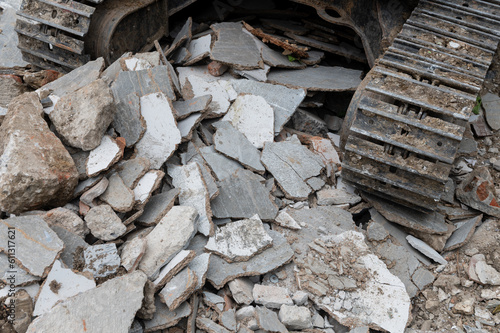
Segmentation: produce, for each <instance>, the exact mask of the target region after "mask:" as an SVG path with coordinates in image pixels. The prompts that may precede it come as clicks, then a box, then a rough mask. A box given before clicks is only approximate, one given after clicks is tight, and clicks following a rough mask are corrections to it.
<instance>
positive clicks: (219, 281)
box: [207, 230, 293, 289]
mask: <svg viewBox="0 0 500 333" xmlns="http://www.w3.org/2000/svg"><path fill="white" fill-rule="evenodd" d="M268 233H269V236H271V238H272V239H273V246H272V247H270V248H268V249H267V250H265V251H264V252H262V253H260V254H258V255H256V256H254V257H253V258H250V260H248V261H245V262H235V263H228V262H227V261H225V260H224V259H222V258H220V257H218V256H212V258H211V260H210V266H209V267H208V274H207V280H208V281H210V283H211V284H212V285H213V286H214V287H215V288H217V289H220V288H222V287H223V286H224V285H225V284H226V283H227V282H229V281H231V280H234V279H236V278H238V277H244V276H255V275H262V274H265V273H267V272H270V271H272V270H274V269H276V268H278V267H280V266H282V265H284V264H286V263H287V262H289V261H290V259H291V258H292V257H293V250H292V248H291V247H290V245H288V243H287V241H286V238H285V237H283V236H282V235H281V234H279V233H277V232H275V231H272V230H270V231H269V232H268Z"/></svg>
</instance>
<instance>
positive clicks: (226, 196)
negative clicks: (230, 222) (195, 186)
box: [211, 169, 278, 221]
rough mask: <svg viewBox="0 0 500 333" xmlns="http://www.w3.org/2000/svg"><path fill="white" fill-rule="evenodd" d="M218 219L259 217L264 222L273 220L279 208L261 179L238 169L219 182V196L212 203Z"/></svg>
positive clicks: (249, 172)
mask: <svg viewBox="0 0 500 333" xmlns="http://www.w3.org/2000/svg"><path fill="white" fill-rule="evenodd" d="M211 207H212V212H213V214H214V216H215V217H216V218H250V217H252V216H254V215H258V216H259V217H260V218H261V219H262V220H265V221H269V220H273V219H274V218H275V217H276V214H277V213H278V208H277V207H276V205H275V204H274V203H273V201H272V200H271V197H270V194H269V190H267V189H266V188H265V186H264V185H263V184H262V183H261V177H260V176H257V175H255V174H254V173H252V172H251V171H248V170H244V169H237V170H236V171H235V173H234V174H233V175H231V176H229V177H228V178H226V179H224V180H223V181H221V182H219V195H218V196H217V197H216V198H215V199H214V200H212V202H211Z"/></svg>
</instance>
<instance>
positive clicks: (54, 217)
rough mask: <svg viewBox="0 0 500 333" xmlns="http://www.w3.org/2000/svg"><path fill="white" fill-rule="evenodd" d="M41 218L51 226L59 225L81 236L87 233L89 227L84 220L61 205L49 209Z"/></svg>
mask: <svg viewBox="0 0 500 333" xmlns="http://www.w3.org/2000/svg"><path fill="white" fill-rule="evenodd" d="M43 219H44V220H45V222H47V224H48V225H49V226H50V227H51V228H52V227H53V226H59V227H62V228H64V229H66V230H68V231H71V232H73V233H75V234H77V235H78V236H81V237H85V236H86V235H87V234H88V233H89V228H88V227H87V226H86V225H85V222H83V220H82V219H81V218H80V216H78V214H76V213H75V212H73V211H71V210H69V209H66V208H63V207H58V208H54V209H51V210H49V211H48V212H47V213H46V214H45V216H44V217H43Z"/></svg>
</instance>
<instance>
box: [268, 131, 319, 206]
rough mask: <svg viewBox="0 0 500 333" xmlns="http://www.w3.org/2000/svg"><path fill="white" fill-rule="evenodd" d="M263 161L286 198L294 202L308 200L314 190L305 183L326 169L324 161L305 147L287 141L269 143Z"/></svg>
mask: <svg viewBox="0 0 500 333" xmlns="http://www.w3.org/2000/svg"><path fill="white" fill-rule="evenodd" d="M261 161H262V163H263V164H264V166H265V167H266V169H267V170H268V171H269V172H270V173H272V175H273V176H274V178H275V179H276V180H277V181H278V184H279V185H280V188H281V189H282V190H283V192H285V195H286V197H287V198H290V199H294V200H306V199H307V197H308V196H309V194H310V193H311V191H312V189H311V187H309V185H307V183H305V181H306V180H307V179H308V178H311V177H315V176H318V175H319V174H320V172H321V170H323V168H324V164H323V161H321V159H320V158H319V157H318V156H317V155H316V154H314V153H313V152H311V151H310V150H309V149H307V148H306V147H305V146H303V145H300V144H295V143H293V142H285V141H283V142H269V143H267V144H266V145H265V147H264V150H263V151H262V158H261Z"/></svg>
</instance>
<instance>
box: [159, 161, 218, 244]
mask: <svg viewBox="0 0 500 333" xmlns="http://www.w3.org/2000/svg"><path fill="white" fill-rule="evenodd" d="M168 174H169V176H170V177H172V184H173V185H174V186H175V187H176V188H179V190H180V192H179V203H180V204H181V205H185V206H192V207H194V208H196V210H197V212H198V214H199V221H198V231H199V232H201V233H202V234H204V235H205V236H208V235H212V234H213V232H214V224H213V223H212V211H211V209H210V198H209V194H208V190H207V188H206V185H205V182H204V180H203V176H202V174H201V170H200V167H199V166H198V164H197V163H196V162H190V163H188V164H187V165H185V166H176V165H169V166H168Z"/></svg>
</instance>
